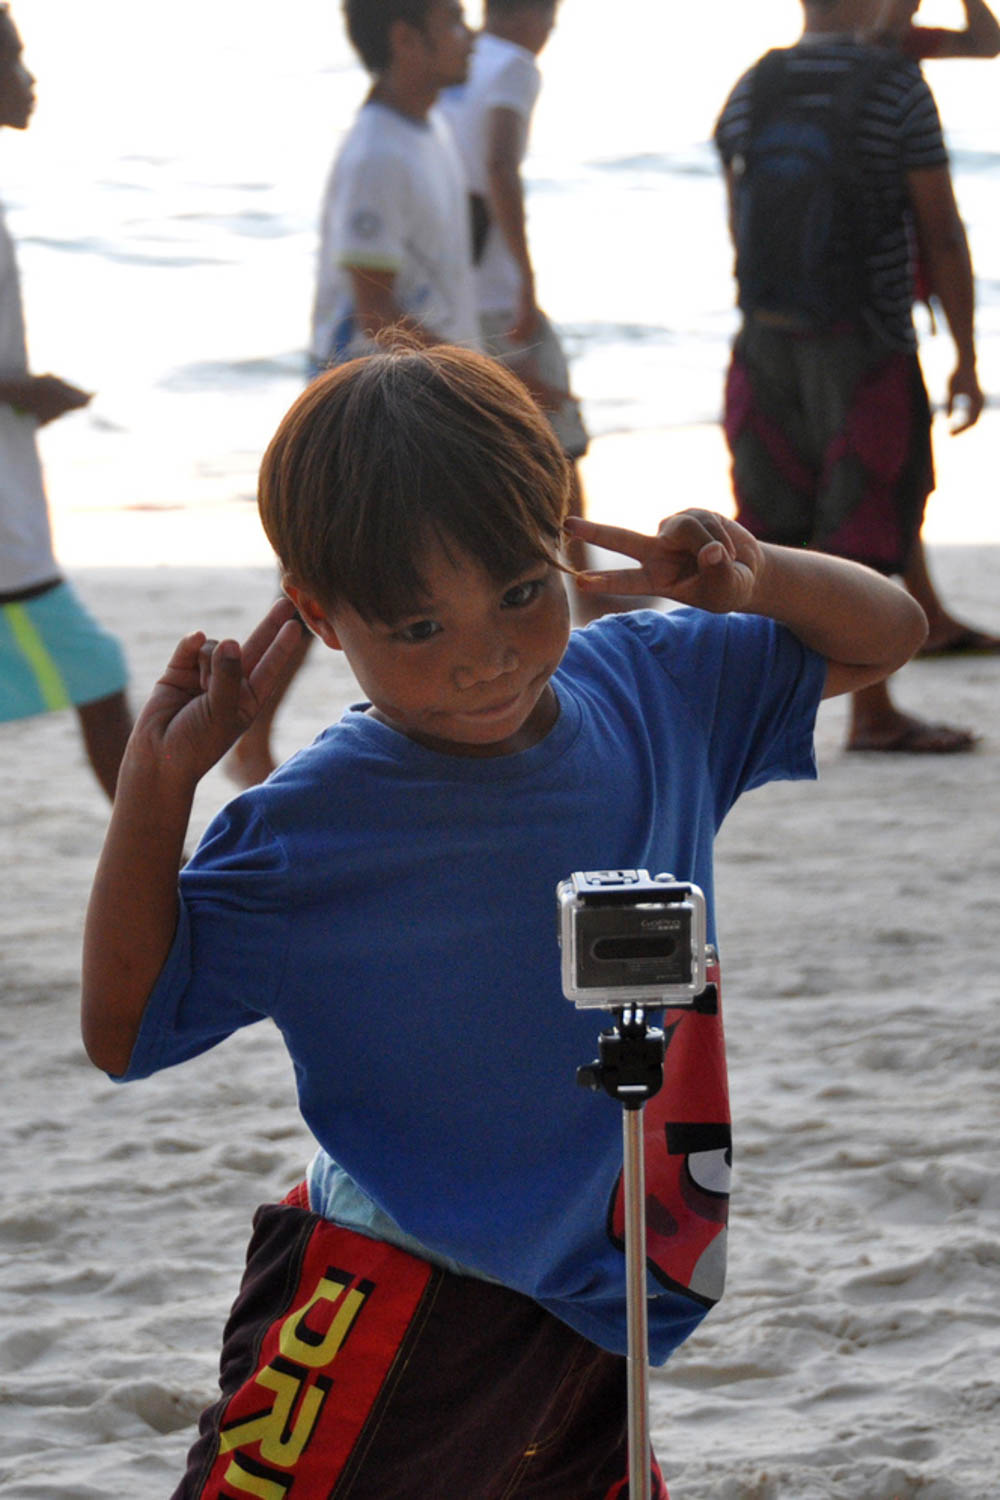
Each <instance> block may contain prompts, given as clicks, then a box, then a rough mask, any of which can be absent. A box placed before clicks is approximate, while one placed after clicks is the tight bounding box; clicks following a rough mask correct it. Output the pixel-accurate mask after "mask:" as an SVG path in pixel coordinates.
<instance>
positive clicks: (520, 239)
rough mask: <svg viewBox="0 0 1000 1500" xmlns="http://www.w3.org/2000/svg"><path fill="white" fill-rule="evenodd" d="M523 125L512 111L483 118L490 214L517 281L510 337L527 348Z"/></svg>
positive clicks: (532, 315) (530, 291) (530, 313)
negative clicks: (516, 296) (522, 166)
mask: <svg viewBox="0 0 1000 1500" xmlns="http://www.w3.org/2000/svg"><path fill="white" fill-rule="evenodd" d="M526 130H527V121H526V120H525V118H524V116H523V115H521V114H519V113H518V111H517V110H515V109H509V108H507V107H506V106H501V107H498V108H496V109H491V110H490V112H489V114H488V116H487V118H486V181H487V185H488V188H489V200H490V213H491V214H492V216H493V221H494V223H495V224H496V226H497V228H498V229H499V231H500V233H501V234H502V235H503V238H504V243H505V244H506V246H507V249H508V250H509V252H510V254H511V256H512V258H513V260H514V262H515V264H516V265H517V270H518V274H519V276H520V278H521V286H520V293H519V296H518V304H517V309H516V316H515V320H514V325H513V327H512V328H511V337H512V338H513V339H514V340H515V342H516V343H519V344H527V343H529V342H530V340H531V338H532V337H533V335H534V332H535V329H536V328H537V326H538V303H537V302H536V300H535V271H534V267H533V266H532V263H531V252H530V251H529V249H528V226H527V216H526V213H525V205H524V183H523V181H522V180H521V161H522V159H523V156H524V141H525V132H526Z"/></svg>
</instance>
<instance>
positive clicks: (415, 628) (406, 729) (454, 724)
mask: <svg viewBox="0 0 1000 1500" xmlns="http://www.w3.org/2000/svg"><path fill="white" fill-rule="evenodd" d="M421 571H422V573H423V575H424V577H425V580H426V583H427V588H428V597H427V600H426V601H425V603H424V605H423V606H422V608H421V609H420V610H419V611H418V612H417V613H416V614H413V615H410V616H407V617H406V618H404V619H402V620H399V621H396V622H395V623H394V624H392V625H384V624H382V623H381V622H380V621H375V622H373V623H372V624H370V625H369V624H368V623H367V622H366V621H365V620H363V619H362V617H361V616H360V615H359V614H358V613H357V612H356V611H355V610H353V609H351V608H350V607H349V606H347V605H340V606H338V607H337V608H336V609H334V610H331V611H329V612H327V611H326V610H325V609H324V608H323V607H322V606H321V605H320V604H318V603H317V602H316V601H315V600H314V599H312V598H310V597H308V596H306V595H304V594H303V591H302V590H299V589H296V588H294V587H289V589H288V593H289V595H290V597H291V598H292V599H293V601H294V602H295V604H296V605H297V606H298V608H299V610H300V612H301V613H302V615H303V617H304V618H305V619H306V620H307V621H308V623H309V625H310V626H311V627H312V629H313V630H314V631H315V633H316V634H317V635H318V636H319V637H320V639H321V640H323V641H325V643H326V644H327V645H328V646H334V647H339V648H340V649H341V650H342V651H343V652H344V653H345V654H346V656H347V659H348V661H349V662H350V664H351V667H352V669H353V671H354V675H355V676H356V677H357V679H358V682H359V684H360V685H361V688H362V690H363V691H364V693H365V694H366V695H367V697H368V698H369V699H370V701H371V708H370V709H369V712H370V713H371V714H372V715H373V716H374V717H375V718H377V719H380V720H381V721H382V722H383V723H385V724H389V725H390V726H391V727H392V728H393V729H396V730H398V731H399V732H400V733H401V734H405V735H406V736H407V737H408V738H409V739H412V740H416V741H417V742H418V743H419V744H422V745H427V746H429V747H430V748H431V749H432V750H440V751H443V752H444V753H445V754H448V755H480V756H494V755H510V754H513V753H514V752H515V751H518V750H526V749H528V748H529V747H530V746H531V745H534V744H537V743H538V741H539V740H541V739H543V738H544V736H545V735H546V734H547V733H548V731H549V730H550V729H551V728H552V725H553V724H554V723H555V721H556V718H557V716H558V711H559V710H558V704H557V702H556V697H555V693H554V691H553V689H552V686H551V684H550V680H549V679H550V678H551V676H552V674H553V672H554V671H555V670H556V667H557V666H558V665H559V662H560V661H561V660H562V655H563V652H564V651H565V649H566V643H567V641H568V639H569V605H568V602H567V599H566V591H565V589H564V587H563V580H562V574H561V573H560V572H559V570H558V569H557V568H554V567H553V566H552V565H551V564H550V563H532V564H529V566H528V567H526V568H525V569H524V571H523V572H521V573H519V574H518V576H517V577H515V578H511V579H509V580H506V581H504V582H502V583H497V582H496V581H495V580H494V579H493V578H491V577H490V575H489V574H488V573H487V572H486V570H485V569H484V568H482V567H481V566H480V564H479V563H478V562H477V561H476V560H475V559H474V558H472V557H470V556H469V555H468V554H466V553H462V552H459V551H455V552H452V553H448V552H446V551H445V550H444V548H443V547H442V546H441V545H440V544H439V543H434V544H432V545H431V547H430V548H429V549H428V553H427V555H426V556H425V558H424V559H423V566H422V568H421Z"/></svg>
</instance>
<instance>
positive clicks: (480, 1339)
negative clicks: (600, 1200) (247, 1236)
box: [173, 1188, 667, 1500]
mask: <svg viewBox="0 0 1000 1500" xmlns="http://www.w3.org/2000/svg"><path fill="white" fill-rule="evenodd" d="M305 1202H306V1200H305V1191H304V1188H302V1189H297V1190H296V1191H295V1192H294V1193H293V1194H291V1195H290V1197H289V1199H288V1200H286V1202H285V1203H281V1204H269V1205H266V1206H265V1207H264V1208H261V1209H260V1210H258V1213H257V1216H256V1218H255V1220H254V1235H253V1239H252V1240H251V1243H250V1248H249V1251H248V1255H247V1266H246V1272H245V1274H244V1278H243V1284H242V1286H241V1289H240V1293H239V1296H238V1298H237V1300H236V1302H235V1304H234V1306H233V1310H232V1313H231V1315H230V1319H229V1322H228V1324H227V1326H226V1331H225V1338H224V1344H223V1351H222V1361H221V1374H220V1386H221V1390H222V1397H221V1400H220V1401H218V1402H217V1403H216V1405H215V1406H213V1407H211V1408H210V1409H209V1410H208V1411H206V1412H205V1413H204V1414H203V1416H202V1419H201V1423H200V1429H199V1430H200V1436H199V1438H198V1440H197V1442H196V1443H195V1445H194V1447H193V1448H192V1450H191V1453H190V1455H189V1459H188V1467H187V1472H186V1474H185V1476H184V1479H183V1480H182V1482H181V1484H180V1486H179V1488H178V1489H177V1490H176V1491H175V1492H174V1497H173V1500H195V1497H198V1500H247V1497H251V1496H252V1497H254V1500H347V1497H350V1500H626V1497H627V1495H628V1472H627V1470H628V1462H627V1418H626V1366H625V1360H624V1359H622V1358H621V1357H620V1356H617V1355H612V1354H608V1353H606V1352H605V1351H604V1350H601V1349H598V1348H597V1347H596V1346H595V1345H593V1344H591V1343H590V1342H588V1341H587V1340H586V1339H584V1338H581V1336H580V1335H579V1334H577V1333H574V1332H573V1330H572V1329H570V1328H568V1327H567V1326H566V1325H565V1324H563V1323H561V1322H559V1320H558V1319H556V1318H554V1317H552V1316H551V1314H549V1313H547V1312H546V1311H545V1310H544V1309H543V1308H541V1307H539V1306H538V1304H537V1303H535V1302H533V1301H532V1300H531V1299H530V1298H528V1297H524V1296H522V1295H521V1294H520V1293H518V1292H513V1291H510V1290H509V1289H507V1288H506V1287H501V1286H496V1285H493V1284H492V1283H489V1282H484V1281H478V1280H475V1279H473V1278H470V1277H464V1276H456V1275H452V1274H451V1273H450V1272H448V1271H444V1270H441V1269H440V1268H438V1267H435V1266H432V1265H430V1264H428V1263H427V1262H426V1261H423V1260H419V1259H417V1258H416V1257H415V1256H413V1255H409V1254H407V1253H406V1252H404V1251H402V1250H397V1249H395V1248H394V1247H393V1246H391V1245H386V1244H384V1243H383V1242H382V1241H379V1240H372V1239H368V1238H366V1237H365V1236H363V1235H359V1234H355V1233H354V1232H353V1231H351V1230H347V1229H341V1228H339V1227H338V1226H337V1225H335V1224H330V1223H328V1222H327V1221H326V1220H324V1219H321V1218H319V1217H318V1216H317V1215H316V1214H313V1213H311V1212H310V1211H309V1210H308V1208H307V1207H306V1206H305ZM651 1464H652V1472H653V1481H652V1492H653V1496H654V1500H667V1490H666V1486H665V1485H664V1483H663V1479H662V1476H661V1475H660V1471H659V1468H658V1466H657V1464H656V1461H655V1459H653V1458H652V1457H651Z"/></svg>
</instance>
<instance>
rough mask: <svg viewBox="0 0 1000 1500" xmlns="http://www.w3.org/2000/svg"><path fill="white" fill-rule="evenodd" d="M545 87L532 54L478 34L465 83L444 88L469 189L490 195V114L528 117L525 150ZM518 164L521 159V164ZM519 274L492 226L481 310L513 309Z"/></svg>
mask: <svg viewBox="0 0 1000 1500" xmlns="http://www.w3.org/2000/svg"><path fill="white" fill-rule="evenodd" d="M541 86H542V75H541V73H540V72H539V68H538V63H537V62H536V61H535V56H534V53H532V52H529V51H528V50H527V48H525V47H519V46H518V45H517V43H516V42H508V41H505V40H504V39H503V38H502V37H498V36H493V35H492V33H491V32H488V31H483V32H480V34H479V36H478V37H477V38H476V42H475V46H474V48H473V52H472V59H471V62H470V64H469V76H468V78H467V79H466V81H465V83H462V84H458V85H456V86H455V87H454V88H450V89H445V91H444V93H443V94H442V95H441V107H442V109H443V110H444V111H445V113H446V115H447V117H448V120H449V121H450V123H451V126H452V129H453V130H454V132H455V139H456V141H457V142H458V149H459V151H460V152H461V154H462V161H463V164H464V166H465V172H466V176H467V178H468V181H469V187H470V188H471V189H472V191H473V192H474V193H480V194H481V195H482V196H483V197H484V198H485V197H488V196H489V184H488V181H487V175H486V155H487V144H488V142H487V130H488V124H489V116H490V113H491V112H492V111H493V110H495V109H511V110H513V111H514V112H515V114H518V115H520V116H521V117H522V119H523V120H524V148H523V150H522V152H521V158H522V160H523V157H524V152H525V151H526V150H527V145H528V129H529V127H530V125H531V116H532V113H533V111H534V108H535V103H536V101H537V99H538V91H539V89H540V88H541ZM519 165H520V163H519ZM520 288H521V275H520V272H519V270H518V267H517V262H516V261H515V260H514V257H513V256H512V255H511V253H510V251H509V250H508V249H507V244H506V241H505V240H504V237H503V235H502V234H501V233H500V231H499V230H498V229H497V228H496V226H495V225H494V226H492V227H491V229H490V232H489V234H488V235H487V238H486V245H485V248H484V251H483V257H482V260H481V261H480V262H479V265H478V266H477V267H476V297H477V302H478V306H479V310H480V312H484V313H491V312H496V313H502V312H510V311H511V310H512V309H513V308H514V307H515V306H516V305H517V298H518V294H519V292H520Z"/></svg>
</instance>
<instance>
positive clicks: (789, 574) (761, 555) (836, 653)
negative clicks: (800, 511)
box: [566, 510, 927, 698]
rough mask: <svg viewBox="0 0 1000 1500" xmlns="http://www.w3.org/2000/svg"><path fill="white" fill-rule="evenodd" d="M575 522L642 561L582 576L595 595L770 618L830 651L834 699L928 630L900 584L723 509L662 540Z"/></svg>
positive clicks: (574, 527)
mask: <svg viewBox="0 0 1000 1500" xmlns="http://www.w3.org/2000/svg"><path fill="white" fill-rule="evenodd" d="M566 524H567V528H568V529H569V530H571V531H572V532H573V533H574V535H576V536H579V537H581V538H582V539H583V540H584V541H588V542H595V543H596V544H597V545H598V546H599V547H607V548H608V549H609V550H610V551H613V552H621V553H624V555H625V556H626V557H634V558H636V559H637V560H638V562H639V563H640V566H639V567H638V568H626V569H622V570H620V571H619V570H612V571H609V572H602V573H586V574H583V575H581V576H580V578H579V579H578V582H579V584H580V586H581V587H582V588H583V589H584V591H585V592H586V591H593V592H600V593H613V594H647V595H648V594H655V595H658V596H659V597H660V598H664V599H672V600H675V601H676V602H677V603H679V604H690V605H693V606H694V607H695V608H697V609H704V610H708V611H710V612H711V613H713V614H726V613H729V612H730V611H733V610H739V611H741V612H743V613H745V614H756V615H767V616H768V617H769V618H770V619H773V620H777V621H779V622H780V623H781V624H782V625H787V626H788V628H789V629H790V630H792V631H793V632H794V633H795V635H797V636H798V638H799V640H801V641H802V642H803V643H804V644H805V645H806V646H809V647H811V648H812V650H814V651H817V652H819V654H820V655H821V656H825V657H826V659H827V675H826V686H825V689H824V693H823V696H824V697H826V698H831V697H834V696H835V695H836V694H838V693H850V692H856V691H857V690H858V689H859V688H863V687H869V686H870V685H871V684H872V683H874V682H880V681H881V680H882V679H883V678H884V677H888V676H889V674H890V673H892V672H894V671H896V669H897V668H898V667H901V666H902V665H903V664H904V662H906V661H908V660H909V659H910V657H911V656H912V655H913V653H914V652H915V651H916V650H917V649H918V647H919V646H920V645H921V643H922V641H923V640H924V637H925V636H926V634H927V621H926V620H925V618H924V613H923V610H922V609H921V608H920V606H919V605H918V604H917V603H916V601H915V600H914V599H912V598H911V597H910V595H909V594H907V593H906V591H905V590H904V589H902V588H900V587H899V586H898V584H895V583H893V582H891V581H890V580H889V579H887V578H882V577H881V576H880V575H879V574H878V573H874V572H872V570H871V569H870V568H864V567H861V566H860V564H858V563H851V562H845V561H844V560H843V559H841V558H838V557H830V556H829V555H828V554H827V553H823V552H807V551H805V550H800V549H798V548H792V547H775V546H772V545H770V544H769V543H765V542H758V541H757V540H756V538H755V537H752V536H751V535H750V533H749V532H748V531H746V530H745V529H744V527H742V526H740V525H739V524H738V523H737V522H736V521H730V520H727V519H726V518H725V517H724V516H720V515H716V514H715V513H714V512H713V511H704V510H688V511H681V512H680V513H679V514H678V515H676V516H669V517H668V518H667V519H666V520H665V521H662V522H661V523H660V529H659V531H658V533H657V535H656V536H655V537H647V536H642V535H640V534H639V533H638V532H634V531H626V530H624V529H623V528H621V527H617V526H601V525H598V524H597V523H596V522H594V521H584V520H580V519H579V518H577V517H570V519H569V520H568V521H567V523H566Z"/></svg>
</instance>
